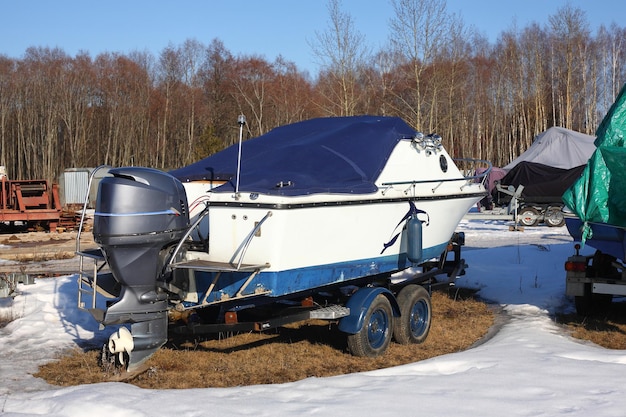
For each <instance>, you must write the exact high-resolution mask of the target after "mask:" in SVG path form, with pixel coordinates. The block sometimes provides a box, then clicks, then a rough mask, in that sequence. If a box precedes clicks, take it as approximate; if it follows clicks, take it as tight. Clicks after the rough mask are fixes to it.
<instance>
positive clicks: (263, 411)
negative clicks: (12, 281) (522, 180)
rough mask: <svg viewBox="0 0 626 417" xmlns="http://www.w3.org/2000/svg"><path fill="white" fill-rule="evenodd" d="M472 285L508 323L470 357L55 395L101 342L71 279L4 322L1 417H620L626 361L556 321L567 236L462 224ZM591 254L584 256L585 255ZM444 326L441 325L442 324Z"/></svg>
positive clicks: (42, 291)
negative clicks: (217, 384) (53, 379)
mask: <svg viewBox="0 0 626 417" xmlns="http://www.w3.org/2000/svg"><path fill="white" fill-rule="evenodd" d="M459 230H463V231H465V232H466V237H467V239H466V248H465V252H464V258H465V259H466V261H467V263H468V264H469V268H468V270H467V274H466V275H465V276H463V277H462V278H460V279H459V281H458V282H457V285H458V286H462V287H469V288H477V289H479V290H480V295H481V296H482V297H484V298H486V299H489V300H492V301H494V302H496V303H499V304H501V305H502V306H503V308H504V309H505V311H506V312H507V313H508V317H509V319H508V320H507V321H506V322H505V324H504V325H503V326H502V327H501V328H500V329H499V331H498V332H497V333H496V334H495V335H494V336H493V337H492V338H490V339H489V340H487V341H485V342H484V343H482V344H480V345H479V346H477V347H475V348H473V349H470V350H468V351H465V352H459V353H454V354H449V355H444V356H440V357H437V358H432V359H429V360H425V361H421V362H416V363H413V364H408V365H403V366H398V367H394V368H389V369H384V370H378V371H372V372H365V373H359V374H350V375H343V376H337V377H330V378H309V379H305V380H302V381H298V382H293V383H288V384H279V385H261V386H249V387H239V388H207V389H191V390H146V389H140V388H136V387H134V386H132V385H128V384H124V383H104V384H94V385H83V386H78V387H72V388H58V387H54V386H50V385H47V384H46V383H45V382H43V381H41V380H38V379H36V378H34V377H32V376H31V374H32V373H33V372H35V371H36V369H37V366H38V364H41V363H44V362H46V361H49V360H51V359H53V358H54V356H55V354H56V352H58V351H59V350H61V349H63V348H67V347H72V346H76V344H78V343H80V344H84V343H85V341H91V340H93V339H94V336H97V337H96V340H97V341H99V340H100V339H101V340H104V338H106V335H102V334H101V332H99V331H98V329H97V324H96V323H95V321H94V320H93V319H91V317H90V316H89V314H87V313H83V312H79V311H78V310H77V308H76V283H75V278H74V277H64V278H57V279H42V280H38V281H37V283H36V284H35V285H30V286H21V287H20V290H21V291H22V292H21V294H20V295H19V296H18V297H16V298H15V299H14V300H13V301H8V300H4V301H1V300H0V317H1V315H11V316H13V317H15V318H16V320H14V321H13V322H12V323H10V324H9V325H7V326H6V327H5V328H3V329H0V352H2V353H1V354H0V376H1V380H0V414H2V415H3V416H7V417H8V416H36V415H47V416H71V417H74V416H77V417H78V416H80V417H83V416H87V415H88V416H92V417H98V416H157V415H177V416H205V415H212V416H251V415H254V416H255V417H264V416H294V415H298V416H327V415H340V416H343V417H350V416H417V415H424V416H443V417H445V416H454V417H458V416H481V417H489V416H494V417H502V416H590V415H593V416H596V417H598V416H624V413H625V412H626V411H625V410H626V384H624V382H626V378H625V377H624V374H625V372H626V351H621V350H620V351H617V350H607V349H604V348H601V347H598V346H595V345H591V344H588V343H583V342H580V341H577V340H574V339H572V338H571V337H569V336H567V334H566V333H565V332H564V331H563V329H562V328H560V327H559V326H558V325H557V324H555V323H554V321H553V320H552V319H551V316H550V314H551V313H553V312H554V311H563V310H568V309H572V308H573V307H572V300H570V299H568V298H567V297H565V295H564V292H565V283H564V271H563V263H564V262H565V260H566V259H567V257H568V256H570V255H571V254H572V252H573V245H572V241H571V238H570V237H569V235H568V234H567V231H566V229H565V228H548V227H545V226H541V227H535V228H526V230H525V231H524V232H519V231H509V229H508V225H507V224H505V223H503V222H496V221H494V222H483V221H479V220H472V221H463V222H462V223H461V225H460V226H459ZM591 250H592V249H591V248H586V249H585V251H586V252H585V253H590V251H591ZM434 319H435V320H436V317H435V318H434Z"/></svg>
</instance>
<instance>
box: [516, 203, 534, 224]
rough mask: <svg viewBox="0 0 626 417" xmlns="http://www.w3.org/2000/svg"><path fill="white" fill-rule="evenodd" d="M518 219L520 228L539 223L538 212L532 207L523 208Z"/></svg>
mask: <svg viewBox="0 0 626 417" xmlns="http://www.w3.org/2000/svg"><path fill="white" fill-rule="evenodd" d="M518 217H519V222H520V223H521V224H522V226H528V227H532V226H536V225H537V223H539V212H538V211H537V209H536V208H534V207H530V206H528V207H524V208H523V209H521V210H520V212H519V214H518Z"/></svg>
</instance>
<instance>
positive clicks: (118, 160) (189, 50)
mask: <svg viewBox="0 0 626 417" xmlns="http://www.w3.org/2000/svg"><path fill="white" fill-rule="evenodd" d="M389 7H393V11H394V17H393V18H392V19H391V20H390V22H389V27H388V32H389V42H388V45H386V46H385V47H384V48H382V49H380V50H373V49H372V48H371V47H370V46H369V45H368V44H367V42H366V34H362V33H360V32H358V31H356V30H355V27H354V22H353V20H352V18H351V16H350V14H349V13H348V12H346V11H344V10H342V8H341V3H340V2H339V0H329V1H328V4H327V8H328V27H327V28H325V29H323V30H321V31H320V32H316V33H315V34H312V35H313V39H314V40H313V41H312V42H310V43H309V45H303V47H305V46H307V47H309V48H310V51H311V52H310V53H311V54H312V55H313V56H315V58H316V59H317V60H318V61H319V63H320V69H319V72H318V73H317V74H310V73H308V72H306V71H303V70H302V69H300V68H298V67H297V66H296V65H295V64H294V63H292V62H289V61H288V60H286V59H285V58H283V57H281V56H279V57H277V58H275V59H274V60H273V61H269V60H268V59H267V58H265V57H263V56H250V55H237V54H234V53H233V52H232V51H229V50H228V48H227V46H226V45H224V43H223V42H222V41H220V39H218V38H216V39H212V40H209V41H208V42H207V43H204V42H203V41H201V40H197V39H188V40H186V41H185V42H183V43H182V44H180V45H172V44H170V45H167V46H166V47H164V48H163V49H162V50H161V51H160V52H159V53H158V54H156V55H154V54H153V53H151V52H146V51H143V52H139V51H137V52H132V53H128V54H120V53H114V52H111V53H103V54H99V55H97V56H95V57H92V56H90V54H89V53H88V52H81V53H79V54H77V55H76V56H69V55H68V54H66V53H65V52H64V51H63V49H60V48H49V47H41V46H32V47H30V48H28V49H27V50H26V51H25V52H24V54H23V56H22V57H20V58H19V59H17V58H10V57H7V56H6V55H2V54H1V51H0V165H4V166H5V167H6V170H7V174H8V176H9V178H10V179H35V178H37V179H41V178H42V179H47V180H50V181H56V180H57V179H58V176H59V175H60V174H61V173H63V171H64V170H66V169H68V168H76V167H96V166H99V165H102V164H107V165H111V166H123V165H141V166H149V167H154V168H158V169H163V170H169V169H174V168H177V167H181V166H184V165H187V164H190V163H192V162H195V161H197V160H198V159H201V158H203V157H205V156H207V155H210V154H212V153H214V152H217V151H219V150H221V149H223V148H224V147H226V146H229V145H231V144H234V143H236V142H237V141H238V139H239V125H238V124H237V118H238V116H239V115H240V114H243V115H245V116H246V119H247V123H246V125H245V132H244V135H245V136H244V139H248V138H251V137H255V136H258V135H261V134H263V133H265V132H267V131H269V130H271V129H272V128H274V127H277V126H280V125H284V124H288V123H293V122H297V121H300V120H305V119H309V118H314V117H328V116H350V115H360V114H372V115H386V116H399V117H402V118H403V119H404V120H405V121H407V122H408V123H409V124H411V125H412V126H413V127H414V128H415V129H416V130H418V131H422V132H424V133H432V132H436V133H438V134H439V135H441V136H442V138H443V143H444V145H445V146H446V148H447V149H448V151H449V153H450V154H451V155H452V156H453V157H458V158H462V157H470V156H471V157H476V158H481V159H486V160H490V161H492V163H493V164H494V166H503V165H505V164H507V163H508V162H509V161H510V160H512V159H514V158H515V157H517V156H518V155H519V154H520V153H522V152H523V151H525V150H526V149H527V148H528V147H529V146H530V144H531V143H532V140H533V138H534V137H535V136H536V135H537V134H538V133H541V132H543V131H544V130H546V129H547V128H549V127H551V126H562V127H565V128H568V129H573V130H576V131H579V132H584V133H587V134H594V132H595V129H596V128H597V126H598V124H599V123H600V121H601V120H602V118H603V116H604V115H605V113H606V111H607V110H608V108H609V107H610V105H611V104H612V103H613V101H614V100H615V97H616V96H617V93H618V92H619V90H620V89H621V87H622V84H623V83H624V82H626V60H625V58H624V57H625V56H626V29H625V28H624V27H621V26H618V25H617V24H615V23H613V24H611V25H610V26H608V27H605V26H601V27H599V28H598V29H597V30H595V31H593V32H592V30H591V29H590V25H589V23H588V21H587V19H586V16H585V13H584V12H583V11H582V10H580V9H577V8H574V7H571V6H569V5H568V6H565V7H563V8H561V9H559V11H558V12H557V13H556V14H555V15H551V16H549V19H548V23H547V24H546V25H544V26H541V25H539V24H536V23H533V24H530V25H529V26H527V27H523V28H518V27H515V26H513V27H512V28H510V29H508V30H507V31H504V32H502V33H501V34H500V36H499V37H498V39H497V40H496V41H494V42H489V41H488V40H487V39H486V38H485V37H484V36H483V35H481V34H480V33H479V32H478V31H477V30H476V29H475V28H473V27H468V26H467V25H465V24H464V22H463V21H462V18H461V17H459V16H456V15H453V14H450V13H449V12H448V11H447V9H446V4H445V1H444V0H391V1H390V3H389ZM303 42H304V41H303Z"/></svg>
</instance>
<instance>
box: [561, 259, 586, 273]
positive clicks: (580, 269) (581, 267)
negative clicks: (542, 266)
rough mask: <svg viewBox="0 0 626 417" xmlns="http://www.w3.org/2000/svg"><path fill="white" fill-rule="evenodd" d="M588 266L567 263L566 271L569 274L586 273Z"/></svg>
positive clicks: (579, 263)
mask: <svg viewBox="0 0 626 417" xmlns="http://www.w3.org/2000/svg"><path fill="white" fill-rule="evenodd" d="M586 269H587V264H586V263H584V262H572V261H567V262H565V270H566V271H568V272H585V270H586Z"/></svg>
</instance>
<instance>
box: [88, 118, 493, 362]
mask: <svg viewBox="0 0 626 417" xmlns="http://www.w3.org/2000/svg"><path fill="white" fill-rule="evenodd" d="M474 162H476V161H474ZM482 162H483V165H484V161H482ZM462 163H465V162H462ZM475 168H476V166H475V165H472V166H471V167H470V168H468V169H467V172H468V173H470V172H471V173H473V172H475ZM464 172H465V171H464ZM464 172H462V171H461V170H460V169H459V167H458V166H457V163H455V160H453V159H452V158H450V156H449V155H448V154H447V153H446V151H445V149H444V148H443V146H442V144H441V138H439V137H438V136H436V135H429V136H424V135H422V134H421V133H418V132H415V130H414V129H412V128H411V127H410V126H409V125H407V124H406V123H405V122H404V121H402V120H401V119H398V118H394V117H376V116H358V117H342V118H322V119H313V120H308V121H304V122H300V123H296V124H293V125H288V126H283V127H279V128H277V129H274V130H272V131H270V132H269V133H267V134H266V135H263V136H260V137H258V138H254V139H250V140H248V141H244V142H243V143H240V144H237V145H234V146H232V147H230V148H228V149H226V150H224V151H222V152H219V153H217V154H215V155H213V156H210V157H208V158H205V159H203V160H201V161H199V162H197V163H195V164H192V165H190V166H187V167H184V168H181V169H178V170H175V171H172V172H171V173H164V172H159V171H156V170H151V169H147V168H137V167H126V168H116V169H112V170H110V174H111V176H109V177H106V178H104V179H103V180H101V182H100V189H99V192H98V200H97V202H96V212H95V219H94V229H93V233H94V238H95V240H96V242H97V243H98V244H99V245H100V248H101V251H102V253H103V254H104V257H105V259H106V261H107V263H108V265H109V267H110V268H111V273H110V274H108V275H105V274H96V275H99V278H98V281H97V282H95V281H94V280H90V278H86V279H85V278H83V277H82V276H81V282H84V281H88V282H87V283H88V284H89V285H92V286H93V287H97V288H98V289H99V290H101V291H102V292H107V293H108V294H110V295H111V296H112V297H114V298H116V299H117V300H116V301H113V302H109V303H108V305H107V307H106V308H105V309H98V308H95V307H93V308H92V309H91V310H92V314H93V315H94V317H96V318H97V319H98V321H100V323H102V324H104V325H110V324H116V325H117V324H126V323H130V324H131V331H130V332H128V331H122V332H121V333H120V332H118V333H116V334H115V335H113V336H112V338H111V341H110V347H111V346H112V348H111V352H116V353H120V352H122V353H123V352H126V353H128V354H129V355H130V359H129V361H130V368H133V367H136V366H137V365H138V364H140V363H141V362H143V360H145V358H146V357H147V356H149V355H150V354H151V353H152V352H153V351H154V350H155V349H157V348H158V347H159V346H160V345H162V344H163V343H164V342H165V340H166V338H167V329H166V311H168V310H175V311H177V312H178V313H180V314H182V315H185V313H189V312H195V311H199V310H202V311H204V313H203V314H202V315H201V316H203V318H204V319H205V320H208V321H209V322H210V323H209V324H208V325H210V324H211V323H217V322H221V323H233V321H236V319H235V317H236V316H237V314H238V313H239V314H241V312H244V311H250V310H254V309H255V308H256V307H259V306H262V305H268V304H270V303H276V302H278V301H289V302H292V303H293V302H296V301H297V302H298V303H300V302H303V300H304V299H306V298H307V297H311V296H312V297H315V296H317V295H320V294H321V293H324V294H325V297H330V298H334V299H335V300H337V299H341V297H344V298H345V296H346V294H350V296H349V297H348V298H349V300H350V301H349V302H348V303H346V304H345V307H347V309H346V310H342V311H343V313H341V315H339V317H342V318H341V321H340V324H339V327H340V330H342V331H344V332H346V333H348V334H356V335H357V336H355V337H356V339H355V340H356V341H355V342H353V343H352V347H351V350H352V351H353V352H354V351H358V352H360V353H361V354H365V355H368V354H370V353H372V352H379V351H380V350H381V349H383V348H385V347H386V343H388V337H390V335H391V332H390V331H388V330H385V329H388V328H389V324H390V323H391V321H392V317H390V316H389V314H387V312H390V311H391V308H392V306H396V307H394V315H398V316H401V317H402V320H407V321H405V322H404V323H405V324H404V325H401V326H400V327H399V328H398V329H395V328H394V334H396V333H397V337H399V338H401V339H406V337H405V336H404V337H403V336H402V335H403V334H404V335H406V334H414V339H420V338H423V337H424V336H423V335H421V336H420V335H419V334H420V332H422V333H423V331H424V329H423V327H424V325H425V324H424V323H425V322H424V314H421V315H420V314H418V313H419V312H422V313H424V309H425V306H427V305H429V304H427V303H425V301H424V298H423V296H419V295H417V294H418V292H417V290H416V289H414V288H412V287H411V286H407V288H410V291H411V293H410V295H408V296H402V297H401V298H402V299H403V300H405V301H402V302H397V301H396V299H395V295H396V292H395V290H394V288H395V287H394V288H392V285H391V284H390V283H391V280H392V274H396V273H398V272H400V271H403V270H406V269H407V268H413V269H411V270H412V276H413V278H414V277H415V276H416V275H420V274H422V275H424V274H425V273H426V272H427V271H428V269H430V267H428V268H427V267H425V266H424V265H427V263H428V262H429V261H430V260H432V259H439V258H440V257H441V256H442V254H444V253H446V251H447V248H448V245H449V244H450V239H451V237H452V235H453V234H454V231H455V228H456V227H457V224H458V223H459V221H460V220H461V218H462V217H463V215H464V214H465V213H466V212H467V211H468V209H469V208H470V207H471V206H472V205H474V204H475V203H476V202H477V201H478V200H479V199H480V198H482V197H484V196H485V194H486V190H485V187H484V185H483V183H482V182H481V181H480V180H479V179H478V178H477V177H476V176H473V175H472V174H465V173H464ZM487 172H488V171H487ZM415 268H417V269H415ZM455 273H458V271H457V272H455ZM413 278H412V279H413ZM425 279H426V278H422V281H419V280H418V281H416V282H423V281H424V280H425ZM393 280H395V281H394V282H397V281H398V280H399V278H398V277H397V276H395V277H394V278H393ZM400 281H401V279H400ZM429 282H430V281H429ZM394 285H396V284H394ZM413 287H415V286H413ZM115 288H117V291H116V290H115ZM397 289H398V290H400V289H401V287H397ZM406 291H408V290H406ZM342 294H343V295H342ZM352 294H354V295H352ZM419 294H421V293H419ZM378 296H381V297H382V298H383V299H385V300H387V301H382V302H383V304H384V303H389V307H384V306H383V307H376V308H374V307H371V306H372V305H375V306H377V305H379V304H380V302H379V301H375V300H378V299H379V297H378ZM406 300H409V301H406ZM411 300H412V301H411ZM324 302H327V301H324ZM407 303H408V304H407ZM342 305H343V304H342ZM385 305H387V304H385ZM370 307H371V308H372V309H373V311H371V312H369V313H368V311H370ZM414 310H415V311H414ZM207 311H208V312H210V313H207ZM402 311H405V312H404V313H402ZM412 311H413V313H411V312H412ZM426 313H429V309H428V308H426ZM426 316H428V314H426ZM207 317H208V319H207ZM411 317H413V318H412V319H411ZM420 317H421V318H420ZM364 320H365V321H366V322H368V323H366V324H365V325H364V324H363V321H364ZM368 320H371V321H368ZM411 320H413V321H411ZM420 323H421V324H420ZM427 323H429V321H427ZM383 324H386V325H383ZM260 326H261V327H263V325H260ZM195 328H198V327H195ZM361 329H365V330H364V331H363V334H364V336H362V337H361V336H358V335H359V334H361V333H360V332H361ZM382 335H384V338H383V339H382V341H380V343H379V342H377V340H379V337H383V336H382ZM359 337H360V339H359ZM349 340H351V339H349ZM363 346H367V348H366V349H365V350H363Z"/></svg>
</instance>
